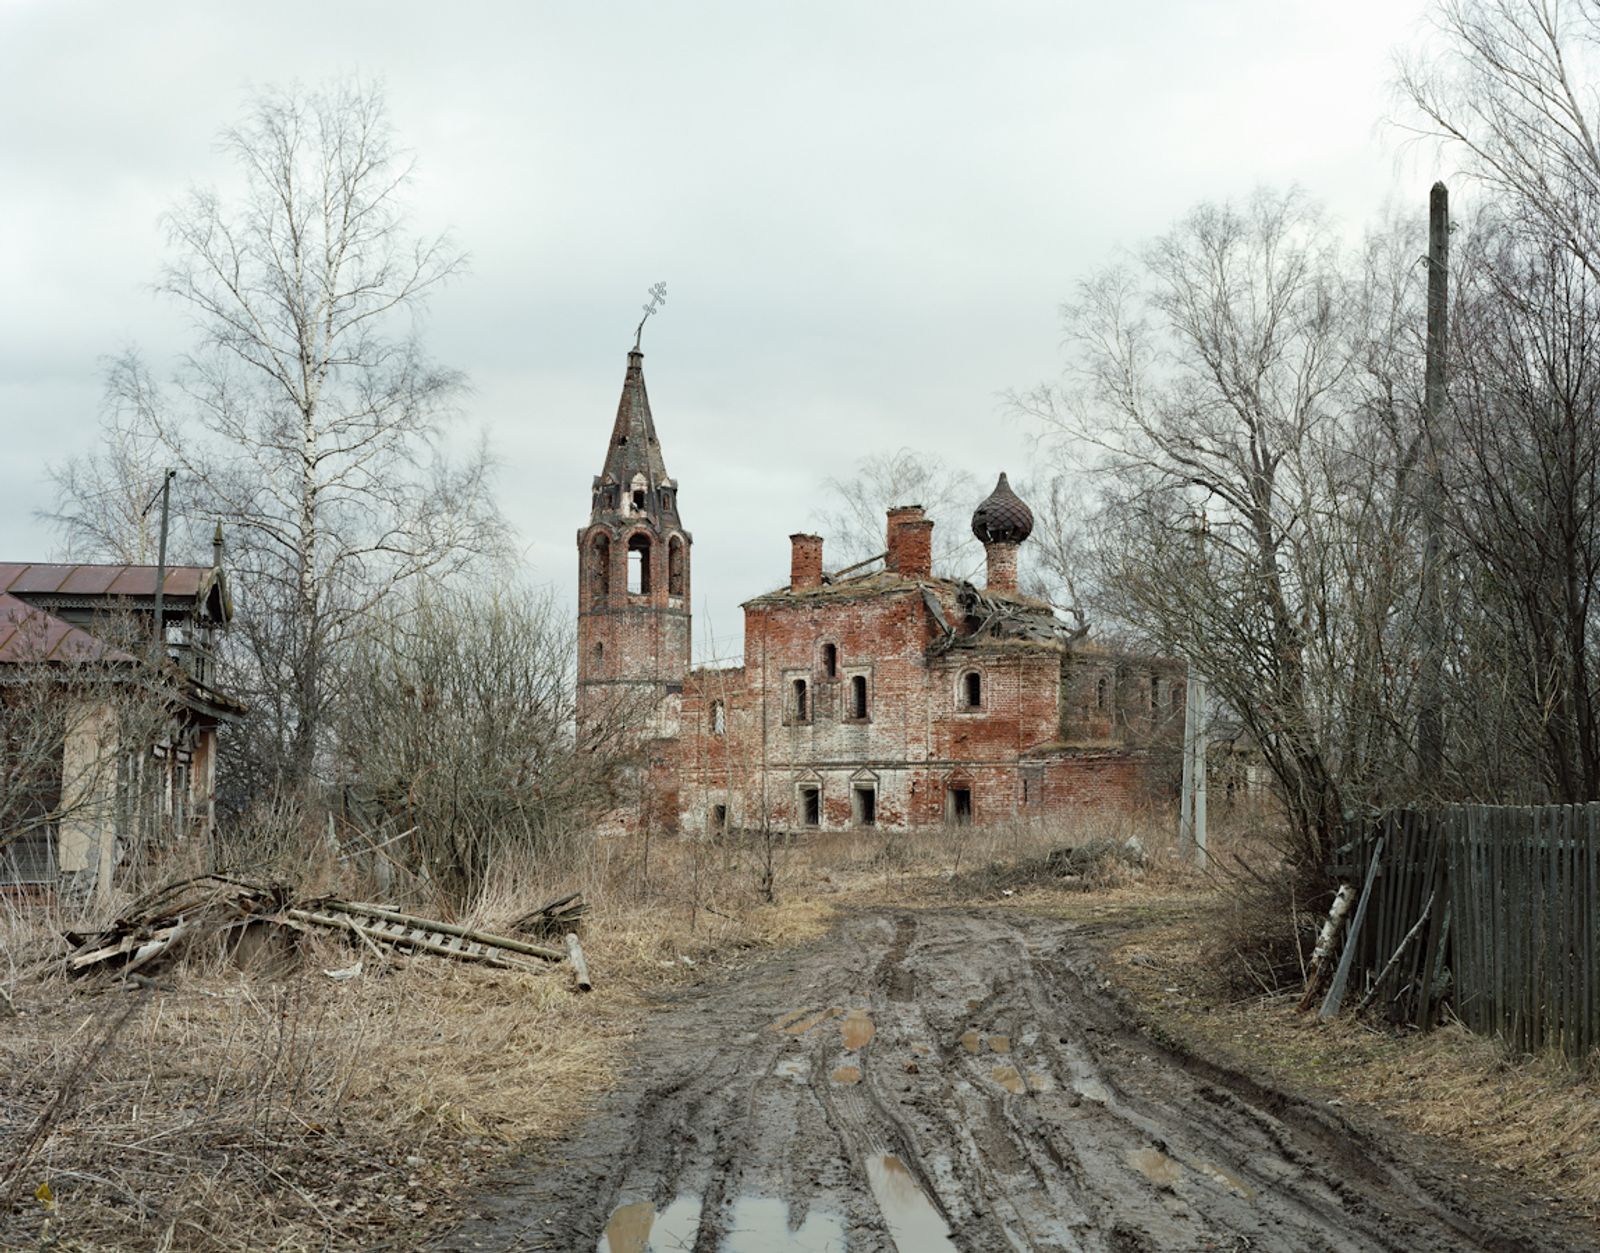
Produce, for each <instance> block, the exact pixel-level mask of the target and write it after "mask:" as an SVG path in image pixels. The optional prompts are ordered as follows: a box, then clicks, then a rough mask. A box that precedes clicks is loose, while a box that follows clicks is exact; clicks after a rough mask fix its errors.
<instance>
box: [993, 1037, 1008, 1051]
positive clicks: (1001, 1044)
mask: <svg viewBox="0 0 1600 1253" xmlns="http://www.w3.org/2000/svg"><path fill="white" fill-rule="evenodd" d="M989 1048H990V1049H991V1050H993V1051H994V1052H996V1053H1009V1052H1010V1051H1011V1037H1010V1036H1008V1035H992V1036H990V1037H989Z"/></svg>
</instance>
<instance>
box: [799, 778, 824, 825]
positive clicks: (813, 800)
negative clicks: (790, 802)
mask: <svg viewBox="0 0 1600 1253" xmlns="http://www.w3.org/2000/svg"><path fill="white" fill-rule="evenodd" d="M800 825H801V826H803V827H820V826H821V825H822V789H821V788H819V787H812V786H809V785H807V786H804V787H802V788H801V789H800Z"/></svg>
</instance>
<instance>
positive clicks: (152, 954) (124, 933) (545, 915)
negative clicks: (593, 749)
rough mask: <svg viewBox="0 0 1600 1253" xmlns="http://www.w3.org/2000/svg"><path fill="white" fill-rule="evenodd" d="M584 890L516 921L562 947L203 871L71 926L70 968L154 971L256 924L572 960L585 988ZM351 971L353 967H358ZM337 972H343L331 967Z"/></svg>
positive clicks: (524, 965)
mask: <svg viewBox="0 0 1600 1253" xmlns="http://www.w3.org/2000/svg"><path fill="white" fill-rule="evenodd" d="M587 909H588V907H587V905H585V904H584V902H583V898H582V896H581V895H579V894H578V893H572V894H570V895H568V896H564V897H560V898H558V899H557V900H555V901H552V902H550V903H549V904H548V905H544V906H541V907H540V908H539V909H536V910H534V911H533V912H532V913H530V914H527V915H525V916H524V917H523V918H521V919H519V920H518V923H517V925H518V927H519V929H522V930H527V931H532V932H534V933H536V934H546V935H553V934H557V933H558V932H561V931H565V943H564V947H563V948H559V949H558V948H552V947H549V946H547V945H543V944H533V943H530V942H528V941H526V940H520V939H514V938H512V937H510V936H504V935H494V934H491V933H489V932H487V931H478V930H475V929H473V928H471V927H463V926H459V925H457V924H455V923H450V922H440V921H437V920H435V919H431V918H419V917H416V916H415V915H412V914H404V913H401V912H399V911H398V910H395V909H390V908H389V907H387V906H384V905H374V904H370V903H367V902H362V901H346V900H340V899H339V898H337V897H332V896H322V897H315V898H309V899H304V900H301V899H297V898H296V897H295V894H294V892H293V891H292V890H291V889H290V888H288V887H286V886H285V885H283V884H260V883H249V882H246V881H245V880H242V879H234V878H230V877H228V876H226V875H217V874H209V875H199V876H196V877H195V878H192V879H183V880H179V881H178V882H175V883H169V884H166V885H165V886H163V887H161V888H158V889H156V890H155V891H154V892H151V893H149V894H147V895H145V896H143V897H141V898H139V899H138V900H136V901H135V902H133V904H132V905H130V906H129V907H128V908H127V909H126V910H124V911H123V912H122V913H121V914H120V915H119V916H118V917H117V918H116V919H115V921H113V922H112V923H111V925H110V926H109V927H107V928H106V929H105V930H103V931H96V932H88V933H85V932H75V931H69V932H67V933H66V938H67V942H68V943H69V944H71V945H72V949H73V951H72V953H71V954H70V955H69V956H68V957H67V973H68V974H71V975H87V974H93V973H105V972H113V971H114V972H116V973H118V974H121V975H123V976H131V975H133V974H135V972H142V973H145V974H148V972H149V968H150V967H152V966H154V965H156V964H159V963H161V962H165V961H168V960H171V959H172V958H174V957H175V956H176V955H177V954H178V953H180V952H181V951H183V950H184V949H185V948H187V947H189V946H190V945H192V944H194V943H195V942H196V941H198V940H201V939H206V940H209V941H211V942H213V943H216V944H218V945H220V946H221V948H222V949H223V950H224V951H236V950H237V948H238V946H239V944H240V943H242V942H243V940H244V937H245V936H246V935H247V934H249V933H251V932H252V931H255V932H259V931H261V930H263V929H265V930H270V931H284V932H289V933H295V932H313V931H323V932H332V933H335V934H339V935H343V936H345V937H347V938H348V939H349V940H350V942H351V943H353V944H356V945H358V946H361V947H364V948H365V949H366V950H368V951H370V952H371V953H373V954H374V955H375V956H378V957H380V958H381V957H382V956H383V954H384V952H385V951H386V950H400V951H404V952H410V953H426V954H430V955H432V956H436V957H447V958H450V959H452V960H455V961H463V962H475V963H478V964H480V965H485V966H492V967H494V968H496V969H499V970H521V971H531V972H541V971H545V970H548V969H549V963H551V962H562V961H565V962H570V963H571V966H572V969H573V971H574V972H575V973H576V975H577V981H578V987H579V988H580V989H581V990H583V991H588V990H589V989H590V988H591V987H592V986H593V984H592V983H591V982H590V979H589V971H588V964H587V962H585V960H584V956H583V949H582V947H581V946H580V945H579V943H578V937H577V936H576V935H575V934H573V933H572V931H571V930H570V929H569V928H571V927H573V926H575V925H576V923H577V919H579V918H581V917H582V916H583V914H584V913H585V912H587ZM352 969H355V968H352ZM329 973H330V975H331V976H332V977H335V978H337V977H339V974H340V972H329Z"/></svg>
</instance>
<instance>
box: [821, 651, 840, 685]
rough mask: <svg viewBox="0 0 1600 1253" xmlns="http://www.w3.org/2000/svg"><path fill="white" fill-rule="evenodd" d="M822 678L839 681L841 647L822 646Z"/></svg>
mask: <svg viewBox="0 0 1600 1253" xmlns="http://www.w3.org/2000/svg"><path fill="white" fill-rule="evenodd" d="M822 677H823V678H825V679H837V678H838V677H839V646H838V645H837V644H824V645H823V646H822Z"/></svg>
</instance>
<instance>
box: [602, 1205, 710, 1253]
mask: <svg viewBox="0 0 1600 1253" xmlns="http://www.w3.org/2000/svg"><path fill="white" fill-rule="evenodd" d="M699 1233H700V1198H699V1197H698V1196H694V1195H692V1194H691V1195H689V1196H680V1197H679V1198H678V1199H677V1200H675V1201H673V1203H672V1204H671V1205H669V1206H667V1208H666V1209H665V1210H663V1211H662V1212H661V1213H660V1214H659V1215H657V1214H656V1207H655V1206H654V1205H652V1204H650V1202H649V1201H634V1202H633V1203H632V1204H630V1205H619V1206H618V1207H617V1209H616V1212H615V1213H613V1214H612V1215H611V1221H610V1222H608V1223H607V1224H606V1229H605V1232H604V1234H603V1235H601V1237H600V1248H599V1253H679V1251H680V1250H684V1249H692V1248H694V1241H695V1237H696V1236H697V1235H699Z"/></svg>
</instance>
